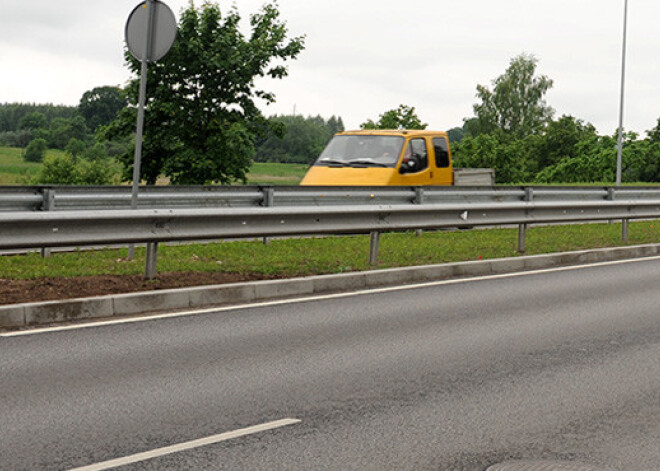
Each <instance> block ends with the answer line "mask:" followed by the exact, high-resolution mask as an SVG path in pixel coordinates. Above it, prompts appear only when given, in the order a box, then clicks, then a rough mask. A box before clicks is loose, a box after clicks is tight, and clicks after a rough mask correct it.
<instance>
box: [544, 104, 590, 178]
mask: <svg viewBox="0 0 660 471" xmlns="http://www.w3.org/2000/svg"><path fill="white" fill-rule="evenodd" d="M595 136H596V128H595V127H594V126H593V125H592V124H591V123H585V122H584V121H582V120H580V119H576V118H574V117H572V116H566V115H564V116H562V117H561V118H559V119H558V120H556V121H555V120H552V121H550V122H549V123H548V125H547V127H546V129H545V132H544V133H543V134H542V136H541V137H540V138H539V139H538V140H537V141H536V146H535V147H536V148H535V152H534V153H535V154H536V164H537V165H536V167H537V171H540V170H543V169H544V168H546V167H549V166H551V165H555V164H557V163H558V162H559V161H560V160H562V159H564V158H567V157H577V156H578V144H579V143H580V142H582V141H585V140H587V139H589V138H591V137H595Z"/></svg>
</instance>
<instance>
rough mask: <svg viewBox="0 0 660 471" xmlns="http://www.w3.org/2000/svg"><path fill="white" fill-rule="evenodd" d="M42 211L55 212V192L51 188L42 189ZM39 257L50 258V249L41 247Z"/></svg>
mask: <svg viewBox="0 0 660 471" xmlns="http://www.w3.org/2000/svg"><path fill="white" fill-rule="evenodd" d="M41 210H42V211H54V210H55V190H54V189H52V188H44V190H43V202H42V204H41ZM41 256H42V257H43V258H48V257H50V247H41Z"/></svg>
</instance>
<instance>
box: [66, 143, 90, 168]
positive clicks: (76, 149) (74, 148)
mask: <svg viewBox="0 0 660 471" xmlns="http://www.w3.org/2000/svg"><path fill="white" fill-rule="evenodd" d="M86 149H87V145H86V144H85V143H84V142H83V141H81V140H80V139H76V138H75V137H72V138H71V139H69V143H68V144H67V145H66V147H65V149H64V150H65V151H66V152H68V153H69V154H71V156H72V157H73V160H74V162H75V161H76V160H77V159H78V157H79V156H80V155H81V154H82V153H83V152H85V150H86Z"/></svg>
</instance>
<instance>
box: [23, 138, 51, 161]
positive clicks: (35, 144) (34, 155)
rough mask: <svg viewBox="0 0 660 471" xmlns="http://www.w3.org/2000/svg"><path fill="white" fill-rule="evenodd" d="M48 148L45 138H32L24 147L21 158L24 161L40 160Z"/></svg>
mask: <svg viewBox="0 0 660 471" xmlns="http://www.w3.org/2000/svg"><path fill="white" fill-rule="evenodd" d="M46 149H48V143H47V142H46V140H45V139H33V140H32V141H31V142H30V143H29V144H28V146H27V147H26V148H25V153H24V154H23V159H24V160H25V161H26V162H41V161H42V160H43V159H44V155H45V153H46Z"/></svg>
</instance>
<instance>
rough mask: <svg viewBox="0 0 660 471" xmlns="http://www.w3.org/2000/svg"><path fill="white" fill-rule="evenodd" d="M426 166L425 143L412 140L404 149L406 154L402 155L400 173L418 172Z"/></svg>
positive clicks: (427, 161) (421, 140)
mask: <svg viewBox="0 0 660 471" xmlns="http://www.w3.org/2000/svg"><path fill="white" fill-rule="evenodd" d="M428 166H429V159H428V153H427V152H426V141H425V140H424V139H412V140H411V141H410V144H408V147H407V148H406V152H405V153H404V154H403V162H402V163H401V170H400V172H401V173H415V172H420V171H422V170H424V169H425V168H427V167H428Z"/></svg>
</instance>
